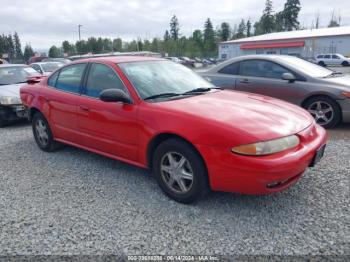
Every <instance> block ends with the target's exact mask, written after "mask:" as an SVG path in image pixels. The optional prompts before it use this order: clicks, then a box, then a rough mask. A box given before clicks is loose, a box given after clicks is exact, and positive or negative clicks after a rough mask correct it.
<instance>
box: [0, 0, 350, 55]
mask: <svg viewBox="0 0 350 262" xmlns="http://www.w3.org/2000/svg"><path fill="white" fill-rule="evenodd" d="M285 1H286V0H274V1H273V6H274V10H275V11H280V10H281V9H282V8H283V5H284V3H285ZM264 4H265V0H245V1H242V0H173V1H170V0H85V1H83V0H32V1H28V0H1V9H0V33H5V34H8V33H13V32H14V31H17V32H18V34H19V35H20V38H21V40H22V45H24V44H25V43H26V42H28V43H30V44H31V45H32V46H33V48H34V49H46V48H49V47H50V46H51V45H60V44H61V42H62V41H63V40H69V41H72V42H75V41H76V40H77V39H78V24H82V25H83V27H82V29H81V33H82V38H87V37H88V36H97V37H98V36H102V37H113V38H115V37H122V38H124V39H128V40H130V39H133V38H136V37H141V38H143V39H144V38H153V37H155V36H157V37H162V36H163V35H164V32H165V30H166V29H167V28H168V27H169V20H170V18H171V16H172V15H173V14H176V15H177V17H178V18H179V21H180V27H181V34H183V35H186V36H187V35H189V34H190V33H191V32H192V31H193V30H195V29H197V28H200V29H202V28H203V24H204V21H205V20H206V18H207V17H210V18H211V19H212V21H213V24H214V26H215V27H216V26H218V25H219V24H220V23H222V22H223V21H227V22H229V23H230V24H231V26H232V27H233V25H234V24H235V23H238V22H239V21H240V19H241V18H244V19H248V18H250V19H251V20H252V21H255V20H257V19H258V18H259V17H260V16H261V13H262V10H263V8H264ZM301 4H302V10H301V13H300V17H299V21H300V23H301V25H304V26H306V27H309V26H310V25H311V24H312V22H313V21H314V20H315V14H316V13H319V14H320V18H321V25H322V26H325V25H326V24H327V23H328V22H329V20H330V17H331V12H332V11H331V10H333V9H334V11H335V13H336V14H337V15H338V14H340V15H341V17H342V24H343V25H350V3H349V0H301Z"/></svg>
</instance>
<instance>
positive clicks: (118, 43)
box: [113, 38, 123, 52]
mask: <svg viewBox="0 0 350 262" xmlns="http://www.w3.org/2000/svg"><path fill="white" fill-rule="evenodd" d="M113 51H114V52H122V51H123V40H122V39H121V38H116V39H113Z"/></svg>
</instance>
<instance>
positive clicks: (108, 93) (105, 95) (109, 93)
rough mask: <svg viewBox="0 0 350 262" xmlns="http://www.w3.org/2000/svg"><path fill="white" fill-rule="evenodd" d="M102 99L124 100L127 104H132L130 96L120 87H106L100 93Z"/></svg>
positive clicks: (105, 100)
mask: <svg viewBox="0 0 350 262" xmlns="http://www.w3.org/2000/svg"><path fill="white" fill-rule="evenodd" d="M100 99H101V101H103V102H107V103H110V102H122V103H125V104H131V103H132V101H131V99H130V97H129V96H128V95H127V94H125V92H123V91H122V90H119V89H106V90H104V91H102V92H101V93H100Z"/></svg>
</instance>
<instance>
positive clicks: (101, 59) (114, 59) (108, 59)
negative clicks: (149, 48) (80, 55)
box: [73, 56, 165, 64]
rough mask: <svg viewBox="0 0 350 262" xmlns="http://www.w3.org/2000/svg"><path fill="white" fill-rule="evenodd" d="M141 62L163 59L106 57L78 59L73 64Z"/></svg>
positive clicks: (160, 59)
mask: <svg viewBox="0 0 350 262" xmlns="http://www.w3.org/2000/svg"><path fill="white" fill-rule="evenodd" d="M142 61H165V59H162V58H158V57H149V56H108V57H95V58H86V59H81V60H80V59H79V60H76V61H74V62H73V63H74V64H75V63H80V62H110V63H114V64H119V63H129V62H142Z"/></svg>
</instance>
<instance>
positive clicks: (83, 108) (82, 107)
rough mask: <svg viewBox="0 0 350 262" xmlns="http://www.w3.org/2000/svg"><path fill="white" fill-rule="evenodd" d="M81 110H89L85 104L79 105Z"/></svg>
mask: <svg viewBox="0 0 350 262" xmlns="http://www.w3.org/2000/svg"><path fill="white" fill-rule="evenodd" d="M79 107H80V109H81V110H82V111H86V112H87V111H90V109H89V108H88V107H87V106H79Z"/></svg>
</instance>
